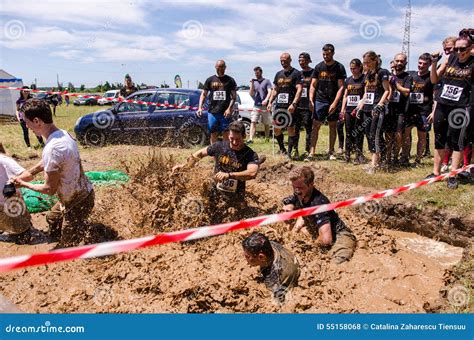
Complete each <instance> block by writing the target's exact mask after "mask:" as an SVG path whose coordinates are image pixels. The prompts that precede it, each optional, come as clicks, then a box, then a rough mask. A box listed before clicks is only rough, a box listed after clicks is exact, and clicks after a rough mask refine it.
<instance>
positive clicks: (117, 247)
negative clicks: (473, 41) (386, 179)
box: [0, 164, 474, 272]
mask: <svg viewBox="0 0 474 340" xmlns="http://www.w3.org/2000/svg"><path fill="white" fill-rule="evenodd" d="M472 167H474V165H472V164H471V165H468V166H465V167H464V168H461V169H458V170H454V171H451V172H450V173H447V174H444V175H440V176H437V177H434V178H431V179H425V180H422V181H420V182H417V183H411V184H407V185H404V186H401V187H398V188H396V189H388V190H384V191H380V192H377V193H373V194H370V195H366V196H359V197H356V198H351V199H348V200H345V201H340V202H335V203H329V204H322V205H318V206H315V207H309V208H304V209H300V210H295V211H290V212H284V213H280V214H272V215H265V216H259V217H254V218H249V219H246V220H242V221H237V222H229V223H223V224H218V225H213V226H205V227H200V228H192V229H186V230H180V231H175V232H169V233H162V234H158V235H152V236H146V237H141V238H136V239H131V240H124V241H112V242H104V243H99V244H91V245H86V246H81V247H73V248H65V249H57V250H53V251H50V252H45V253H37V254H31V255H22V256H15V257H9V258H4V259H0V272H8V271H11V270H14V269H19V268H24V267H31V266H39V265H43V264H48V263H54V262H62V261H71V260H76V259H86V258H91V257H98V256H104V255H113V254H118V253H123V252H126V251H131V250H135V249H140V248H145V247H150V246H154V245H158V244H166V243H173V242H185V241H191V240H197V239H201V238H205V237H210V236H217V235H222V234H225V233H228V232H231V231H235V230H239V229H247V228H252V227H258V226H263V225H267V224H272V223H277V222H283V221H286V220H291V219H294V218H297V217H301V216H308V215H314V214H318V213H322V212H325V211H330V210H334V209H338V208H343V207H348V206H353V205H358V204H363V203H366V202H369V201H372V200H375V199H379V198H384V197H388V196H393V195H396V194H399V193H401V192H405V191H409V190H413V189H416V188H419V187H422V186H424V185H428V184H431V183H434V182H437V181H441V180H443V179H445V178H447V177H450V176H454V175H456V174H458V173H460V172H462V171H467V170H468V169H470V168H472Z"/></svg>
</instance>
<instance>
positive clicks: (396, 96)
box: [390, 91, 400, 103]
mask: <svg viewBox="0 0 474 340" xmlns="http://www.w3.org/2000/svg"><path fill="white" fill-rule="evenodd" d="M390 101H391V102H392V103H399V102H400V92H398V91H395V92H393V93H392V98H390Z"/></svg>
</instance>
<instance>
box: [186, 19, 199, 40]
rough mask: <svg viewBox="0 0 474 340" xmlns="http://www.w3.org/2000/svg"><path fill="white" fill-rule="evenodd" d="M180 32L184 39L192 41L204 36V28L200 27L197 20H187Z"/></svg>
mask: <svg viewBox="0 0 474 340" xmlns="http://www.w3.org/2000/svg"><path fill="white" fill-rule="evenodd" d="M181 32H182V34H183V37H184V38H186V39H190V40H192V39H197V38H200V37H202V36H203V34H204V28H203V27H202V24H201V22H199V21H197V20H188V21H186V22H185V23H184V24H183V26H182V28H181Z"/></svg>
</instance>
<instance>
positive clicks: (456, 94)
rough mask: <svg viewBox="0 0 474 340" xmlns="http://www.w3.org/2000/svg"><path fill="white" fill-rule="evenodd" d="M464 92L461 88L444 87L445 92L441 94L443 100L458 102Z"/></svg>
mask: <svg viewBox="0 0 474 340" xmlns="http://www.w3.org/2000/svg"><path fill="white" fill-rule="evenodd" d="M462 90H463V88H462V87H459V86H453V85H444V86H443V92H441V98H444V99H448V100H452V101H454V102H458V101H459V98H461V94H462Z"/></svg>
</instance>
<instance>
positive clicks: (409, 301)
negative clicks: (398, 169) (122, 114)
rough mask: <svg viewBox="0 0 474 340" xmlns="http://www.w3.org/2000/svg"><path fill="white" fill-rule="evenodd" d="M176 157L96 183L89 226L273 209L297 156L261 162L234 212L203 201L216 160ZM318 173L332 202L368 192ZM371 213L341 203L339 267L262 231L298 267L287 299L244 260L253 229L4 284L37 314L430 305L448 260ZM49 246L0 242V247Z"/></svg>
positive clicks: (140, 228)
mask: <svg viewBox="0 0 474 340" xmlns="http://www.w3.org/2000/svg"><path fill="white" fill-rule="evenodd" d="M172 165H173V160H170V159H168V158H163V157H161V156H159V155H154V156H153V155H150V157H148V158H145V159H144V160H143V161H142V162H141V163H134V164H129V165H127V172H128V173H129V174H130V175H131V176H132V180H131V181H130V183H127V184H126V185H122V186H119V187H112V188H100V189H99V190H97V201H96V208H95V212H94V214H93V217H92V223H94V224H97V225H101V226H103V228H107V230H113V231H114V232H115V233H116V238H124V239H128V238H132V237H140V236H144V235H149V234H156V233H159V232H163V231H173V230H181V229H186V228H190V227H195V226H200V225H205V224H208V223H209V221H211V220H213V219H215V218H218V219H220V220H223V221H231V220H234V219H235V218H236V217H237V216H242V217H251V216H257V215H262V214H266V213H272V212H277V211H278V210H279V209H280V208H281V203H280V202H281V198H282V197H284V196H285V195H287V194H289V193H291V188H290V186H289V183H288V182H287V181H286V175H287V174H288V172H289V171H290V170H291V168H292V167H293V165H292V164H287V163H279V164H265V165H264V167H263V169H262V171H261V173H260V174H259V177H258V178H257V180H255V181H253V182H251V183H249V185H248V191H249V196H248V199H247V208H246V209H244V210H243V211H244V213H243V214H241V215H239V212H238V211H236V210H235V209H232V208H226V209H224V207H223V206H221V205H218V206H217V207H216V206H214V205H211V204H210V201H209V199H208V196H209V188H210V185H211V180H210V179H209V178H210V174H211V173H212V162H209V161H206V160H203V161H201V163H200V164H199V166H197V167H196V168H195V169H193V170H192V171H188V172H184V173H182V174H180V175H172V174H171V173H170V169H171V167H172ZM315 169H316V170H327V169H321V168H318V167H315ZM316 173H317V183H318V187H319V188H321V190H322V191H323V192H325V193H327V194H328V196H329V198H330V199H331V200H333V201H335V200H340V199H346V198H350V197H352V196H350V195H351V193H352V194H353V195H354V194H356V195H359V194H363V193H364V192H362V191H363V190H364V188H360V187H354V188H351V187H350V186H348V185H347V184H340V183H334V182H333V181H332V180H331V177H330V171H317V172H316ZM365 190H366V191H365V193H367V189H365ZM372 210H373V209H372ZM368 211H369V212H370V209H368V208H367V207H366V208H365V209H361V208H351V209H341V210H340V215H341V217H342V219H343V220H344V221H345V222H346V223H347V224H348V225H349V226H350V227H351V228H352V229H353V231H354V234H355V235H356V237H357V240H358V245H357V249H356V251H355V254H354V257H353V259H352V260H351V261H350V262H348V263H344V264H342V265H335V264H332V263H331V262H330V258H329V256H328V254H327V253H325V252H323V251H321V250H320V249H319V248H317V247H316V246H315V243H314V240H312V239H311V238H310V237H309V236H305V235H302V234H295V233H292V232H290V231H289V230H288V227H287V226H286V225H285V224H283V223H278V224H274V225H271V226H266V227H262V228H259V231H261V232H263V233H265V234H266V235H267V236H269V237H270V238H271V239H274V240H277V241H279V242H281V243H282V244H284V246H285V247H287V248H288V249H290V250H291V251H292V252H293V253H294V254H295V256H296V257H297V258H298V261H299V263H300V264H301V265H302V268H301V269H302V270H301V277H300V280H299V286H298V287H296V288H295V289H293V290H292V291H291V293H289V294H288V295H287V299H286V303H285V304H283V305H280V304H278V303H277V302H275V301H273V299H272V298H271V296H270V293H269V292H268V291H267V290H266V289H265V286H264V285H263V284H262V282H261V278H260V275H259V274H258V270H257V269H256V268H251V267H249V266H248V265H247V263H246V261H245V259H244V257H243V254H242V249H241V241H242V239H243V238H244V237H246V236H247V235H248V234H250V233H251V230H243V231H239V232H235V233H229V234H226V235H221V236H219V237H213V238H208V239H203V240H198V241H193V242H188V243H185V244H168V245H164V246H158V247H152V248H146V249H142V250H138V251H135V252H132V253H125V254H119V255H116V256H108V257H102V258H94V259H89V260H78V261H73V262H65V263H57V264H52V265H48V266H40V267H31V268H26V269H22V270H18V271H14V272H10V273H6V274H3V275H1V276H0V292H1V293H2V294H3V295H4V296H5V297H6V298H7V299H9V300H10V301H12V302H13V303H15V304H16V305H17V306H18V307H19V308H20V309H21V310H23V311H26V312H42V313H47V312H53V313H54V312H68V313H69V312H111V313H114V312H117V313H160V312H173V313H174V312H181V313H187V312H191V313H192V312H199V313H213V312H218V313H233V312H259V313H265V312H288V313H293V312H294V313H301V312H314V313H326V312H329V313H333V312H340V313H350V312H360V313H366V312H398V313H412V312H425V311H427V308H426V306H427V305H431V306H435V305H436V304H437V303H438V301H439V299H440V289H442V288H443V287H444V286H445V281H446V268H447V266H446V261H447V260H446V259H443V261H444V262H443V261H441V260H440V258H439V257H436V256H434V255H435V254H430V253H429V252H421V253H420V249H419V247H418V248H417V247H414V246H413V244H415V246H416V244H418V243H422V244H425V243H427V242H429V241H431V240H425V239H422V240H421V241H420V240H418V239H417V240H416V242H414V241H406V242H405V243H403V242H400V240H401V239H408V240H411V239H415V237H416V235H415V234H408V233H406V234H403V235H401V234H397V233H396V232H395V231H393V230H389V229H386V228H385V223H382V222H381V221H379V222H376V220H374V219H373V216H371V215H370V214H369V213H368ZM375 211H377V209H375ZM382 211H383V209H382ZM375 216H377V214H375ZM380 216H381V215H380ZM380 216H379V217H378V218H380ZM34 222H35V226H38V227H39V228H44V219H43V216H41V215H38V216H34ZM112 234H113V233H111V235H112ZM89 241H90V240H89ZM410 242H411V243H410ZM417 242H418V243H417ZM433 242H434V241H433ZM427 244H429V243H427ZM436 244H437V243H436ZM53 246H54V244H39V245H35V246H16V245H15V246H12V245H8V244H5V243H0V255H1V256H2V257H4V256H8V255H13V254H14V253H29V252H33V251H39V250H42V251H45V250H47V249H50V248H52V247H53ZM440 247H441V246H440ZM453 248H454V247H453ZM449 250H450V251H451V253H452V254H455V253H456V251H459V249H452V248H449ZM451 253H450V254H451ZM445 260H446V261H445ZM427 283H429V284H427Z"/></svg>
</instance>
